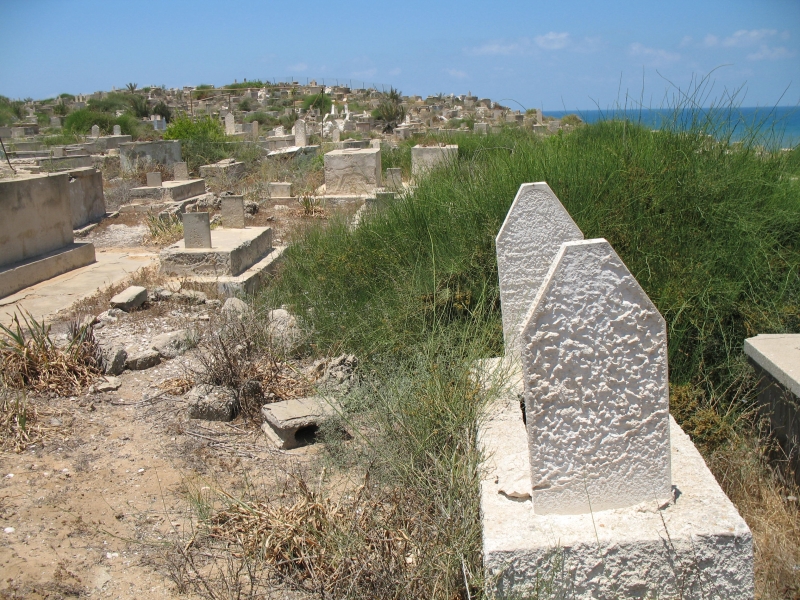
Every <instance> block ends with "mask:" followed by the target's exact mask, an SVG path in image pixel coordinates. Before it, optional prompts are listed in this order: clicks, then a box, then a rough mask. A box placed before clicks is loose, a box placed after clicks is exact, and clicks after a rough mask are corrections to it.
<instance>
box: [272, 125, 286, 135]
mask: <svg viewBox="0 0 800 600" xmlns="http://www.w3.org/2000/svg"><path fill="white" fill-rule="evenodd" d="M275 135H276V136H279V135H286V129H284V127H283V125H278V126H277V127H276V128H275Z"/></svg>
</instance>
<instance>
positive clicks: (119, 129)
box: [114, 125, 122, 135]
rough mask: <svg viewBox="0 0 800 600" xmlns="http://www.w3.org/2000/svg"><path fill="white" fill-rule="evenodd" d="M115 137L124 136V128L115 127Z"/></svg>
mask: <svg viewBox="0 0 800 600" xmlns="http://www.w3.org/2000/svg"><path fill="white" fill-rule="evenodd" d="M114 135H122V127H120V126H119V125H114Z"/></svg>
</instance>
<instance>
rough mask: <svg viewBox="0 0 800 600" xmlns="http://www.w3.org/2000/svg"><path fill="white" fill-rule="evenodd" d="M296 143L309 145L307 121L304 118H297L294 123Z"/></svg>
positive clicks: (297, 144) (296, 144) (301, 145)
mask: <svg viewBox="0 0 800 600" xmlns="http://www.w3.org/2000/svg"><path fill="white" fill-rule="evenodd" d="M294 145H295V146H300V147H301V148H302V147H303V146H307V145H308V140H307V138H306V122H305V121H304V120H303V119H297V121H295V124H294Z"/></svg>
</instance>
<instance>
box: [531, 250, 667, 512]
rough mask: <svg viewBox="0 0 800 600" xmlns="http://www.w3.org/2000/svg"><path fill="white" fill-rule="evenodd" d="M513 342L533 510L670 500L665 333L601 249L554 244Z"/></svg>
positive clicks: (630, 280) (633, 284) (613, 257)
mask: <svg viewBox="0 0 800 600" xmlns="http://www.w3.org/2000/svg"><path fill="white" fill-rule="evenodd" d="M521 337H522V340H521V341H522V370H523V376H524V381H525V407H526V415H527V426H528V437H529V439H528V447H529V449H530V455H531V473H532V484H533V504H534V510H535V511H536V512H537V513H539V514H551V513H560V514H579V513H586V512H589V511H591V510H606V509H612V508H623V507H626V506H632V505H634V504H637V503H639V502H644V501H657V500H660V499H663V498H668V497H669V496H670V495H671V493H672V492H671V487H670V465H669V420H668V418H669V389H668V385H667V335H666V324H665V322H664V319H663V318H662V317H661V315H660V314H659V312H658V310H657V309H656V307H655V306H654V305H653V303H652V302H651V301H650V299H649V298H648V297H647V294H645V292H644V290H642V288H641V287H640V286H639V284H638V282H637V281H636V279H635V278H634V277H633V276H632V275H631V273H630V271H628V269H627V267H626V266H625V265H624V264H623V262H622V261H621V260H620V258H619V257H618V256H617V254H616V252H614V249H613V248H611V245H610V244H609V243H608V242H607V241H606V240H603V239H599V240H588V241H580V242H567V243H565V244H562V246H561V249H560V250H559V252H558V254H557V255H556V257H555V259H554V260H553V264H552V266H551V268H550V271H549V272H548V273H547V275H546V276H545V280H544V283H543V284H542V287H541V288H540V289H539V293H538V295H537V297H536V299H535V300H534V303H533V306H532V307H531V310H530V312H529V313H528V316H527V318H526V319H525V322H524V324H523V327H522V335H521Z"/></svg>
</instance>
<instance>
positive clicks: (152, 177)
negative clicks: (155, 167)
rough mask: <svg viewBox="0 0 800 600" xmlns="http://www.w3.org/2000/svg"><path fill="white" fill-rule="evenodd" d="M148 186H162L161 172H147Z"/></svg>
mask: <svg viewBox="0 0 800 600" xmlns="http://www.w3.org/2000/svg"><path fill="white" fill-rule="evenodd" d="M147 187H161V172H160V171H155V172H153V173H148V174H147Z"/></svg>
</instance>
